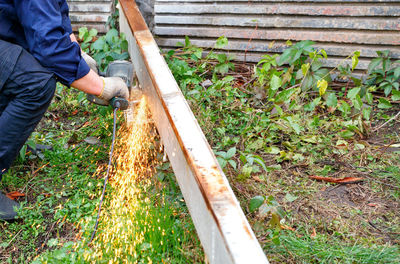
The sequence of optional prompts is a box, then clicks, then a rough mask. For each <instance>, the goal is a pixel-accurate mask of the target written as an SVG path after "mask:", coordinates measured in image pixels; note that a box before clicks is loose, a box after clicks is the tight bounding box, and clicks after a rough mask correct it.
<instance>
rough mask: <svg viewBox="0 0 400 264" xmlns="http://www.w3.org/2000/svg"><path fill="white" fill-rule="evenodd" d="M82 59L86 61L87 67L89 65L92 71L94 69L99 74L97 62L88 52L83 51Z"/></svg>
mask: <svg viewBox="0 0 400 264" xmlns="http://www.w3.org/2000/svg"><path fill="white" fill-rule="evenodd" d="M82 58H83V59H84V60H85V61H86V63H87V65H89V67H90V69H92V70H93V71H94V72H95V73H97V74H98V73H99V71H98V69H97V62H96V61H95V60H94V59H93V58H92V57H90V56H89V55H88V54H87V53H86V52H84V51H82Z"/></svg>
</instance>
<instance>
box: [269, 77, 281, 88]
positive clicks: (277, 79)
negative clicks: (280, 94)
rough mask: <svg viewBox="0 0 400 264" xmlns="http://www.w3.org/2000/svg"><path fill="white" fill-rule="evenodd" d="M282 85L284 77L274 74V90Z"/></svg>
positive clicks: (271, 83) (272, 80)
mask: <svg viewBox="0 0 400 264" xmlns="http://www.w3.org/2000/svg"><path fill="white" fill-rule="evenodd" d="M281 86H282V79H281V78H280V77H279V76H277V75H275V74H274V75H272V78H271V81H270V87H271V89H272V90H274V91H275V90H278V89H279V88H280V87H281Z"/></svg>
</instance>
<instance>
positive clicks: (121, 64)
mask: <svg viewBox="0 0 400 264" xmlns="http://www.w3.org/2000/svg"><path fill="white" fill-rule="evenodd" d="M99 75H100V76H103V77H120V78H121V79H122V80H124V81H125V83H126V85H127V86H128V89H129V98H130V100H129V101H128V100H126V99H125V98H121V97H114V98H112V99H111V100H110V102H109V103H108V102H106V101H104V100H102V99H100V98H98V97H96V96H94V95H91V94H87V99H88V100H89V101H90V102H92V103H95V104H98V105H104V106H107V105H111V106H112V107H113V108H118V109H120V110H125V111H129V110H130V106H131V105H133V104H136V103H137V97H138V95H139V94H141V92H140V90H139V88H138V87H139V86H138V85H136V86H135V87H133V83H134V77H135V72H134V69H133V64H132V63H130V62H129V61H121V60H117V61H113V62H111V63H110V64H109V65H108V67H107V71H106V72H105V73H104V72H99ZM132 97H133V98H132ZM131 99H132V100H131ZM128 114H129V113H128ZM126 117H127V116H126ZM128 121H129V117H128Z"/></svg>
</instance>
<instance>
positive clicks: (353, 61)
mask: <svg viewBox="0 0 400 264" xmlns="http://www.w3.org/2000/svg"><path fill="white" fill-rule="evenodd" d="M359 56H360V51H356V52H354V55H353V56H352V57H351V70H352V71H354V69H355V68H356V67H357V65H358V57H359Z"/></svg>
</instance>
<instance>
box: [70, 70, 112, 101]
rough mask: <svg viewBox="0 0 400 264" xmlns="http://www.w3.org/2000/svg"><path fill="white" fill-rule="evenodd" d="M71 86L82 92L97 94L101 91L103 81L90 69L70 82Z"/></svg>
mask: <svg viewBox="0 0 400 264" xmlns="http://www.w3.org/2000/svg"><path fill="white" fill-rule="evenodd" d="M71 86H72V87H74V88H76V89H78V90H81V91H82V92H85V93H88V94H93V95H96V96H99V95H101V93H102V91H103V88H104V82H103V80H102V79H101V78H100V76H99V75H97V74H96V73H95V72H94V71H93V70H90V71H89V73H88V74H86V75H85V76H83V77H82V78H80V79H78V80H75V81H74V82H72V83H71Z"/></svg>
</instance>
